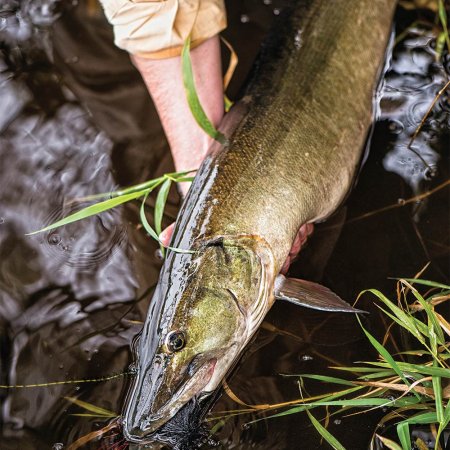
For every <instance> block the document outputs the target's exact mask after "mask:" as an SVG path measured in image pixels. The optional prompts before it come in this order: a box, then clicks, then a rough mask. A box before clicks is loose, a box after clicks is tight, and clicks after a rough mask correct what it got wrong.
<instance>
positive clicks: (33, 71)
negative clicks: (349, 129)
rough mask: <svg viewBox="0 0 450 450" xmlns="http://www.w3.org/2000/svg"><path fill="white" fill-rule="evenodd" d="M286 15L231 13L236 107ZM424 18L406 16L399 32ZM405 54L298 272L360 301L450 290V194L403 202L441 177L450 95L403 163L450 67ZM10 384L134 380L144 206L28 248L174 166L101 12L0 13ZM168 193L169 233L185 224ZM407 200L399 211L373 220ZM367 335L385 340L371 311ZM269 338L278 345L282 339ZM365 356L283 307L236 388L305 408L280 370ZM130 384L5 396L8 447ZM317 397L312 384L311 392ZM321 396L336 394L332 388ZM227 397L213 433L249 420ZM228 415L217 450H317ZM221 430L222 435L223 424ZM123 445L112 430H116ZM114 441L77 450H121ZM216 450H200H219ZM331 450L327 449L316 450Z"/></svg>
mask: <svg viewBox="0 0 450 450" xmlns="http://www.w3.org/2000/svg"><path fill="white" fill-rule="evenodd" d="M284 3H286V2H282V1H273V2H271V1H270V0H264V1H259V0H258V1H256V0H254V1H241V2H239V1H237V0H236V1H233V2H229V21H230V26H229V29H228V30H227V32H226V33H225V34H226V37H227V38H228V39H229V40H230V41H231V42H232V43H233V45H234V47H235V48H236V50H237V52H238V54H239V56H240V64H239V67H238V70H237V72H236V75H235V78H234V80H233V82H232V85H231V86H230V96H231V97H234V96H236V94H237V92H238V91H239V89H240V86H241V85H242V83H243V81H244V79H245V77H246V75H247V73H248V71H249V70H250V68H251V65H252V61H253V59H254V57H255V55H256V53H257V51H258V48H259V45H260V42H261V40H262V39H263V37H264V36H265V34H266V33H267V31H268V29H269V28H270V25H271V23H272V22H273V20H274V18H275V17H276V15H277V14H278V13H279V11H280V10H281V8H282V7H283V4H284ZM418 16H420V18H422V19H431V20H432V19H433V14H432V13H429V12H426V11H421V12H415V11H413V12H405V11H403V10H400V11H399V12H398V14H397V16H396V23H397V29H398V30H400V31H401V30H402V29H403V28H404V27H405V26H407V25H408V24H409V23H411V22H413V21H414V20H416V19H417V17H418ZM416 31H417V32H412V33H410V34H409V35H408V37H407V38H406V39H405V40H404V41H403V42H402V43H400V44H399V45H397V46H396V48H395V51H394V54H393V58H392V61H391V64H390V67H389V70H388V71H387V73H386V76H385V83H384V86H383V88H382V92H381V94H382V99H381V112H380V115H379V118H378V121H377V123H376V127H375V130H374V136H373V140H372V147H371V151H370V154H369V157H368V160H367V162H366V164H365V166H364V168H363V170H362V171H361V174H360V177H359V180H358V184H357V185H356V188H355V190H354V191H353V193H352V194H351V196H350V197H349V199H348V201H347V204H346V208H345V209H344V210H343V211H342V212H340V213H339V214H338V216H337V217H336V218H335V219H334V223H336V224H337V223H342V222H343V221H344V222H345V223H344V225H343V227H337V226H332V225H333V224H332V223H331V224H330V223H325V224H322V225H320V226H318V227H316V231H315V233H314V235H313V237H312V238H311V239H310V242H309V244H308V246H307V247H306V248H305V249H304V250H303V251H302V254H301V257H300V259H299V261H298V262H297V263H296V264H295V266H293V267H292V270H291V272H292V274H293V275H296V276H303V277H306V278H308V279H313V280H317V281H321V282H323V283H324V284H326V285H328V286H329V287H331V288H332V289H333V290H335V291H336V292H338V293H339V294H340V295H341V296H342V297H343V298H346V299H348V300H349V301H351V300H353V299H354V298H355V296H356V295H357V293H358V292H359V291H360V290H362V289H365V288H369V287H370V288H372V287H375V288H378V289H380V290H382V291H384V292H385V293H387V294H393V293H394V282H393V281H392V280H388V277H396V276H413V275H414V274H415V273H417V272H418V271H419V270H420V269H421V268H422V267H424V266H425V264H426V263H428V262H430V266H429V268H428V269H427V271H426V272H425V274H424V276H425V277H426V278H428V279H433V280H436V281H444V282H445V281H446V282H448V281H449V267H450V260H449V255H450V252H449V250H450V239H449V233H448V231H449V215H448V206H449V193H448V192H449V191H448V188H446V189H442V190H439V191H438V192H436V193H435V194H433V195H431V196H429V197H427V198H426V199H424V200H422V201H419V202H416V203H413V204H408V205H405V206H402V202H403V201H404V200H405V199H408V198H410V197H412V196H414V195H420V194H423V193H426V192H429V191H430V190H431V189H433V188H435V187H437V186H439V185H440V184H441V183H443V182H445V181H446V180H448V177H449V150H450V125H449V123H450V103H449V94H448V92H447V93H446V94H444V95H443V96H442V97H441V99H440V100H439V101H438V102H437V105H436V107H435V108H434V110H433V112H432V114H431V115H430V118H429V120H428V121H427V122H426V124H425V126H424V127H423V131H422V132H421V133H420V134H419V135H418V138H417V139H416V140H415V142H414V144H413V146H412V149H413V151H412V150H411V149H408V143H409V139H410V136H411V134H412V133H413V132H414V130H415V129H416V127H417V126H418V124H419V122H420V120H421V119H422V117H423V115H424V114H425V112H426V110H427V109H428V106H429V105H430V104H431V102H432V100H433V98H434V96H435V95H436V93H437V91H438V90H439V89H440V88H441V87H442V86H443V85H444V83H445V82H446V80H448V76H449V71H450V60H449V57H448V55H447V56H446V57H444V59H443V62H444V65H443V64H442V63H439V62H436V55H435V51H434V49H433V47H434V34H433V32H432V31H426V32H425V33H424V29H417V30H416ZM0 49H1V53H0V98H1V101H0V186H1V190H0V342H1V349H0V351H1V359H0V384H3V385H5V384H8V385H13V384H35V383H45V382H51V381H60V380H83V379H94V378H98V377H104V376H109V375H111V374H114V373H119V372H123V371H124V370H127V368H128V366H129V365H130V363H131V362H132V354H131V343H132V340H133V337H134V336H135V335H136V334H137V333H138V332H139V330H140V328H141V324H140V322H141V321H142V320H143V318H144V317H145V313H146V310H147V305H148V301H149V299H150V293H151V289H152V287H153V286H154V284H155V283H156V280H157V276H158V271H159V268H160V266H161V262H160V261H159V260H158V259H157V258H156V257H155V250H156V246H155V244H154V242H152V241H151V240H150V239H149V238H147V237H146V236H145V235H144V233H143V232H142V230H141V229H140V227H139V220H138V209H137V208H138V207H137V205H128V206H125V207H124V208H122V209H121V210H117V211H113V212H111V213H105V214H103V215H101V216H100V217H96V218H93V219H91V220H86V221H83V222H79V223H76V224H73V225H70V226H68V227H65V228H61V229H59V230H56V231H53V232H51V233H46V234H40V235H37V236H25V233H27V232H30V231H33V230H35V229H38V228H40V227H42V226H43V225H45V224H48V223H50V222H52V221H54V220H56V219H58V218H60V217H61V216H62V215H64V214H67V213H68V212H70V211H71V210H72V209H73V207H74V205H73V203H71V200H73V199H75V198H80V197H84V196H86V195H90V194H93V193H98V192H105V191H109V190H112V189H115V188H116V187H117V186H118V185H121V186H123V185H129V184H135V183H138V182H140V181H143V180H146V179H149V178H152V177H154V176H157V175H159V174H162V173H164V172H167V171H169V170H172V163H171V161H170V156H169V152H168V148H167V144H166V142H165V139H164V137H163V135H162V132H161V127H160V124H159V122H158V119H157V116H156V113H155V111H154V108H153V106H152V105H151V103H150V101H149V98H148V95H147V94H146V91H145V87H144V86H143V83H142V81H141V80H140V78H139V75H138V74H137V73H136V71H135V70H134V68H133V67H132V65H131V64H130V62H129V59H128V56H127V55H126V54H124V53H123V52H121V51H119V50H117V49H116V48H115V47H114V46H113V44H112V35H111V30H110V29H109V26H108V25H107V23H106V22H105V19H104V17H103V15H102V14H101V11H100V10H99V9H98V7H96V4H95V2H93V1H87V0H86V1H80V2H79V4H77V2H76V1H74V2H72V3H70V2H62V1H57V0H27V1H20V2H19V1H12V0H6V1H5V0H2V2H0ZM178 201H179V199H178V198H177V195H176V193H175V192H172V194H171V197H170V199H169V206H168V209H167V213H168V215H167V217H166V224H168V223H170V221H172V220H173V219H174V217H175V215H176V211H177V205H178ZM391 204H397V205H398V206H399V207H398V208H393V209H390V210H388V211H386V212H382V213H378V214H374V215H372V216H370V217H368V218H361V216H362V215H364V214H366V213H368V212H371V211H375V210H377V209H379V208H383V207H385V206H387V205H391ZM360 306H361V307H362V308H364V309H366V310H369V311H371V312H372V314H371V315H370V317H369V318H368V319H367V323H366V325H367V326H368V327H371V328H372V331H373V333H375V334H376V335H378V336H380V335H381V333H382V330H381V329H380V327H379V325H380V324H381V321H380V318H379V316H378V313H377V311H376V308H374V307H373V305H371V299H369V298H365V299H363V301H362V303H361V304H360ZM274 330H276V331H274ZM369 355H372V356H375V355H373V354H372V353H371V349H370V347H369V345H368V344H367V342H366V341H365V340H364V339H363V337H362V335H361V331H360V329H359V327H358V325H357V324H356V321H355V319H354V318H353V317H349V316H346V315H328V314H326V313H323V312H314V311H308V310H305V309H301V308H298V307H295V306H293V305H290V304H276V305H275V306H274V308H273V309H272V311H271V312H270V314H269V315H268V316H267V320H266V323H265V325H264V326H263V327H262V329H261V331H260V332H259V333H258V335H257V337H256V339H255V341H254V343H253V344H252V345H251V346H250V348H249V350H248V352H247V354H246V355H245V357H244V359H243V362H242V364H241V365H240V366H239V368H238V370H236V371H235V372H234V374H233V375H232V376H231V378H230V379H229V380H228V383H229V385H230V388H231V389H232V391H233V392H234V393H235V394H236V395H237V396H238V397H239V398H240V399H241V400H242V401H243V402H245V403H247V404H261V403H276V402H282V401H286V400H290V399H294V398H298V397H299V391H298V385H297V384H296V382H294V379H289V378H288V379H286V378H283V377H281V376H280V375H279V374H295V373H327V374H332V375H334V373H332V372H330V371H329V370H328V369H327V367H328V366H330V365H341V364H343V365H349V364H351V363H352V362H353V361H357V360H361V359H367V357H368V356H369ZM127 384H128V379H127V378H126V377H119V378H115V379H113V380H111V381H108V382H101V383H73V384H63V385H54V386H49V387H45V388H29V389H16V390H5V389H0V400H1V413H0V417H1V422H2V435H1V438H0V448H1V449H7V450H9V449H24V450H28V449H38V450H40V449H48V448H54V449H55V450H56V449H61V448H67V447H68V446H69V445H70V444H71V443H73V442H74V441H75V440H77V439H78V438H79V437H81V436H83V435H85V434H87V433H89V432H91V431H94V430H98V429H100V428H102V427H103V426H105V425H106V424H107V423H108V421H107V420H99V419H97V418H89V417H76V416H73V415H72V414H76V413H80V412H81V413H82V412H85V411H83V410H82V409H81V408H80V407H78V406H76V405H73V404H71V403H70V402H69V401H68V400H67V399H65V397H77V398H79V399H81V400H83V401H86V402H90V403H93V404H95V405H98V406H100V407H102V408H106V409H108V410H112V411H115V412H117V413H118V414H119V413H120V411H121V406H122V404H123V401H124V397H125V395H126V392H127ZM320 389H323V387H320V386H316V385H314V384H311V386H309V385H308V393H309V394H314V393H318V392H320ZM327 389H328V388H327ZM239 408H240V406H239V405H238V404H236V403H235V402H234V401H233V400H231V399H230V398H229V397H228V396H226V395H222V397H220V399H219V400H218V402H217V404H216V406H215V407H214V409H213V411H212V413H211V414H210V415H209V416H208V418H209V419H212V418H214V417H215V416H217V415H218V413H219V412H220V411H227V410H234V409H239ZM258 417H261V415H258V414H246V415H242V416H235V417H233V418H231V419H229V420H227V421H226V423H225V425H224V426H223V427H222V428H221V429H220V431H219V432H218V433H217V435H216V437H217V439H218V441H219V442H218V447H217V448H223V449H250V448H252V449H261V450H262V449H280V450H281V449H313V448H322V447H321V444H320V442H319V439H318V436H317V433H316V432H315V431H314V430H313V429H312V427H311V425H310V422H309V420H308V419H307V418H306V417H304V416H303V415H292V416H288V417H285V418H281V419H273V420H269V421H261V422H258V423H257V424H255V425H252V426H250V427H246V426H245V424H246V423H247V422H249V421H250V420H252V419H255V418H258ZM379 417H380V415H379V414H378V413H377V412H374V413H370V414H363V415H360V416H357V417H353V418H342V419H339V420H337V421H335V422H334V423H331V425H330V431H331V432H332V433H333V434H335V435H336V436H337V438H338V439H339V440H340V441H341V442H342V443H343V445H344V446H345V447H346V448H347V449H364V448H367V445H368V442H369V440H370V436H371V434H372V431H373V428H374V425H375V423H376V421H377V418H379ZM213 423H215V421H213ZM114 433H117V431H113V432H111V433H110V434H114ZM122 444H123V441H122V440H121V437H120V435H115V436H111V437H109V438H104V439H100V440H94V441H93V442H91V443H90V444H88V445H86V446H85V447H83V448H92V449H97V448H102V449H106V448H117V449H118V448H124V445H122ZM211 445H212V444H206V445H205V446H204V448H209V447H211ZM323 448H328V447H327V445H325V444H323Z"/></svg>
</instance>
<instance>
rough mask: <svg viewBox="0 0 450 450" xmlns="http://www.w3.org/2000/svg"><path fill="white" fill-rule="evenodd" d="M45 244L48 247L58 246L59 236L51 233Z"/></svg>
mask: <svg viewBox="0 0 450 450" xmlns="http://www.w3.org/2000/svg"><path fill="white" fill-rule="evenodd" d="M47 242H48V243H49V244H50V245H58V244H59V243H60V242H61V236H60V235H59V234H56V233H52V234H50V235H49V236H48V238H47Z"/></svg>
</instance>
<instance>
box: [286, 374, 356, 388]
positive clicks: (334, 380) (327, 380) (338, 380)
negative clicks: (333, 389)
mask: <svg viewBox="0 0 450 450" xmlns="http://www.w3.org/2000/svg"><path fill="white" fill-rule="evenodd" d="M291 376H298V377H299V378H309V379H311V380H317V381H323V382H324V383H332V384H343V385H344V386H354V385H355V383H352V382H351V381H348V380H344V379H342V378H336V377H327V376H325V375H310V374H300V375H291Z"/></svg>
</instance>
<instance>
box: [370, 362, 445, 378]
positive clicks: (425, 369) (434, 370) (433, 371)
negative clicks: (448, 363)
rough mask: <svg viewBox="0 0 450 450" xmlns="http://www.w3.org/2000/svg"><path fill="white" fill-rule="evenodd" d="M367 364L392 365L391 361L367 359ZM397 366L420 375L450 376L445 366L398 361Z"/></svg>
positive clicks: (404, 370)
mask: <svg viewBox="0 0 450 450" xmlns="http://www.w3.org/2000/svg"><path fill="white" fill-rule="evenodd" d="M365 364H368V365H370V366H378V367H390V364H389V363H385V362H374V361H365ZM396 364H397V366H398V367H399V368H400V369H401V370H402V371H403V372H407V373H410V374H416V373H417V374H420V377H423V376H425V375H431V376H437V377H442V378H450V370H449V369H445V368H443V367H431V366H425V365H423V364H409V363H404V362H400V361H397V362H396Z"/></svg>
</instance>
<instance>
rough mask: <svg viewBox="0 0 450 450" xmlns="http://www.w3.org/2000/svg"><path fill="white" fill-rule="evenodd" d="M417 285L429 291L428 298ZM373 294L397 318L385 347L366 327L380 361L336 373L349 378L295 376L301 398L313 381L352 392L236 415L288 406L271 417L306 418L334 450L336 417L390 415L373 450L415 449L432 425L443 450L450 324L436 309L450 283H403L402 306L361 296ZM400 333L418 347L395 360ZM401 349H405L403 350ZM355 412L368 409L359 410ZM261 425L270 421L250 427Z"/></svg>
mask: <svg viewBox="0 0 450 450" xmlns="http://www.w3.org/2000/svg"><path fill="white" fill-rule="evenodd" d="M417 285H419V286H421V287H422V288H426V289H428V290H427V291H426V292H425V293H424V294H421V293H420V291H419V289H417V288H416V286H417ZM367 294H370V295H372V296H374V297H375V299H376V300H377V302H378V304H377V306H378V308H379V309H380V310H381V312H382V314H383V315H385V316H387V318H389V319H390V320H391V324H390V325H389V326H388V327H387V329H386V332H385V335H384V338H383V340H382V342H380V341H379V340H377V339H376V338H375V337H374V336H373V335H372V334H371V333H370V332H369V331H368V330H367V329H366V327H365V326H363V324H362V323H361V321H360V325H361V328H362V330H363V332H364V334H365V336H366V337H367V339H368V340H369V341H370V343H371V344H372V346H373V347H374V348H375V350H376V351H377V353H378V359H376V360H372V361H363V362H358V363H355V365H354V366H351V367H331V368H330V369H331V370H335V371H339V372H341V373H342V372H343V373H345V374H346V376H345V377H339V376H338V377H335V376H325V375H312V374H299V375H289V376H294V377H298V383H299V387H300V392H301V393H306V384H307V382H308V381H309V382H319V383H325V384H327V385H328V384H330V385H337V386H345V388H342V389H340V390H333V391H332V392H328V393H325V394H322V395H318V396H313V397H308V396H306V395H305V396H302V397H301V398H299V399H297V400H293V401H289V402H285V403H280V404H275V405H255V406H251V405H246V406H247V408H246V409H243V410H241V411H236V412H234V413H233V414H236V413H237V414H239V413H243V412H245V413H247V412H255V411H260V412H267V411H270V410H275V409H277V410H279V409H283V408H287V409H285V410H284V411H282V412H279V413H277V414H274V415H270V416H268V418H275V417H282V416H286V415H290V414H296V413H300V412H306V413H307V414H308V417H309V418H310V420H311V423H312V425H313V426H314V427H315V429H316V430H317V431H318V432H319V433H320V435H321V436H322V438H323V439H325V440H326V441H327V442H328V443H329V444H330V445H331V446H332V447H333V448H335V449H344V446H343V445H342V444H340V443H339V442H338V441H337V439H336V438H335V437H333V436H332V435H331V434H330V432H329V431H328V430H327V425H328V423H329V420H330V417H331V416H337V415H342V414H346V415H354V414H361V413H362V412H367V411H372V410H382V411H385V412H386V414H385V415H383V417H382V418H381V420H379V422H378V423H377V424H376V426H375V429H374V431H373V433H372V438H371V442H370V447H369V448H371V449H374V448H378V447H376V441H377V440H379V441H381V442H382V443H383V444H384V445H385V447H387V448H389V449H392V450H409V449H411V448H412V444H413V443H412V441H411V431H412V428H413V427H414V426H416V425H428V426H429V427H430V433H431V434H432V435H433V436H434V438H435V445H434V448H435V450H438V449H440V448H442V447H441V446H440V438H441V436H442V435H443V432H444V430H445V429H446V428H447V427H448V424H449V422H450V390H449V386H450V384H449V380H450V366H449V361H450V347H449V346H450V323H449V322H448V321H447V319H446V318H445V317H443V315H441V314H440V313H439V312H438V311H437V310H436V309H437V307H438V305H440V304H443V303H445V302H448V301H449V300H450V285H446V284H442V283H436V282H433V281H428V280H423V279H400V280H399V281H398V284H397V299H396V301H392V300H390V299H389V298H388V297H386V296H385V295H384V294H383V293H382V292H380V291H379V290H377V289H368V290H365V291H363V292H362V293H361V294H360V296H359V297H361V296H362V295H367ZM359 297H358V298H359ZM396 333H403V334H404V335H406V336H404V337H405V339H403V340H402V342H405V341H407V342H409V341H408V339H410V340H415V341H416V343H417V347H412V349H411V348H410V345H408V348H407V349H405V350H402V351H399V352H397V353H396V354H392V353H391V352H390V351H389V350H388V347H389V343H390V341H393V342H395V337H394V336H395V334H396ZM396 346H397V348H398V344H396ZM400 350H401V349H400ZM318 408H325V416H324V417H323V418H322V419H321V420H318V419H317V418H316V417H315V416H313V415H312V413H311V411H312V410H313V409H318ZM355 409H358V410H361V409H362V411H356V412H355ZM225 418H226V416H225ZM260 420H263V419H257V420H254V421H252V422H249V423H254V422H257V421H260ZM322 421H323V422H325V426H324V425H322V424H321V422H322ZM391 425H395V427H396V434H397V436H396V437H397V440H398V441H399V443H400V444H398V443H396V442H395V441H393V440H392V439H390V438H388V437H386V436H382V435H380V433H381V432H382V431H383V429H385V427H387V426H391ZM414 445H415V446H416V448H428V447H427V446H426V444H425V443H424V442H423V441H422V440H421V438H420V437H418V438H416V440H415V442H414Z"/></svg>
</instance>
